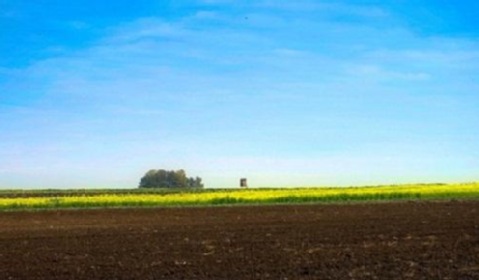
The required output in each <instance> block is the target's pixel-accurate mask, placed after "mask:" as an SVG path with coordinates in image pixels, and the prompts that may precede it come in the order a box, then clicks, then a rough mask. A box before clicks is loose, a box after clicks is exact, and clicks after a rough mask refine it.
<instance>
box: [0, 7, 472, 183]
mask: <svg viewBox="0 0 479 280" xmlns="http://www.w3.org/2000/svg"><path fill="white" fill-rule="evenodd" d="M478 10H479V2H478V1H473V0H471V1H465V0H464V1H460V0H458V1H441V0H436V1H432V0H409V1H403V0H389V1H388V0H385V1H373V0H370V1H366V0H365V1H353V0H342V1H341V0H340V1H321V0H318V1H314V0H298V1H281V0H279V1H272V0H258V1H230V0H185V1H181V0H171V1H169V0H156V1H154V0H139V1H135V2H134V4H132V2H131V1H124V0H117V1H96V0H95V1H94V0H84V1H59V0H56V1H55V0H37V1H29V0H28V1H27V0H0V188H90V187H91V188H97V187H102V188H110V187H111V188H135V187H137V186H138V183H139V180H140V178H141V176H142V175H143V174H144V173H145V172H146V171H148V170H149V169H167V170H176V169H184V170H186V173H187V175H188V176H200V177H201V178H202V179H203V181H204V183H205V185H206V187H213V188H217V187H237V186H239V178H242V177H246V178H248V184H249V185H250V186H253V187H284V186H294V187H298V186H349V185H371V184H374V185H375V184H399V183H416V182H422V183H430V182H469V181H478V180H479V18H478V17H477V11H478Z"/></svg>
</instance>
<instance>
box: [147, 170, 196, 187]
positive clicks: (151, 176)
mask: <svg viewBox="0 0 479 280" xmlns="http://www.w3.org/2000/svg"><path fill="white" fill-rule="evenodd" d="M139 187H140V188H203V187H204V186H203V183H202V182H201V178H200V177H196V178H193V177H191V178H188V177H186V172H185V171H184V170H183V169H180V170H176V171H174V170H164V169H151V170H149V171H148V172H146V173H145V175H144V176H143V177H142V178H141V180H140V186H139Z"/></svg>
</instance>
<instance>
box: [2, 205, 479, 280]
mask: <svg viewBox="0 0 479 280" xmlns="http://www.w3.org/2000/svg"><path fill="white" fill-rule="evenodd" d="M0 279H479V201H449V202H402V203H376V204H351V205H288V206H239V207H211V208H166V209H110V210H68V211H40V212H8V213H5V212H4V213H0Z"/></svg>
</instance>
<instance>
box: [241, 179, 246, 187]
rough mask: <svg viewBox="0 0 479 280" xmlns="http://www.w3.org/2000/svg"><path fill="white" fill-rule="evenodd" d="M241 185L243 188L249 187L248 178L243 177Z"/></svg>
mask: <svg viewBox="0 0 479 280" xmlns="http://www.w3.org/2000/svg"><path fill="white" fill-rule="evenodd" d="M240 187H242V188H247V187H248V183H247V181H246V178H241V179H240Z"/></svg>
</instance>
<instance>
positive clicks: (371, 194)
mask: <svg viewBox="0 0 479 280" xmlns="http://www.w3.org/2000/svg"><path fill="white" fill-rule="evenodd" d="M454 198H456V199H472V198H479V183H465V184H428V185H397V186H376V187H348V188H340V187H336V188H319V187H318V188H281V189H267V188H264V189H221V190H202V191H192V192H188V191H182V192H165V193H161V192H158V193H155V192H149V193H146V192H145V193H142V192H137V193H127V194H122V193H114V192H111V193H109V192H108V191H105V192H104V193H102V194H94V195H87V194H85V195H79V194H78V192H76V193H75V194H74V195H68V192H67V193H66V195H62V196H35V197H0V210H11V209H41V208H88V207H140V206H193V205H198V206H199V205H223V204H224V205H228V204H268V203H314V202H317V203H319V202H347V201H378V200H400V199H402V200H405V199H406V200H413V199H454Z"/></svg>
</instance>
